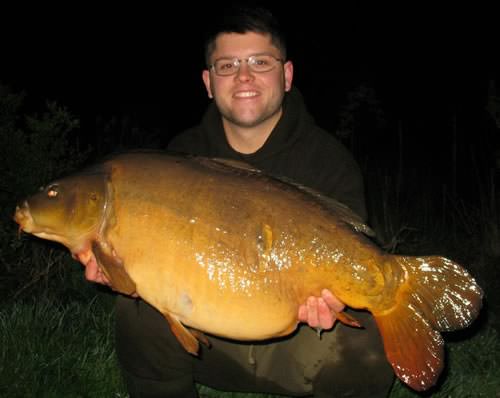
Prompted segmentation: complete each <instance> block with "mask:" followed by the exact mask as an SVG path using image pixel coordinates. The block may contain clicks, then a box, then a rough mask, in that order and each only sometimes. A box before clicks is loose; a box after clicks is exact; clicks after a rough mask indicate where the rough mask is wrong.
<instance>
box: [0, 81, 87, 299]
mask: <svg viewBox="0 0 500 398" xmlns="http://www.w3.org/2000/svg"><path fill="white" fill-rule="evenodd" d="M7 91H8V90H0V93H2V94H1V95H0V159H2V162H1V163H0V293H1V294H2V297H9V296H11V295H15V294H16V293H18V292H19V291H20V290H22V292H23V293H24V294H26V295H29V293H32V292H33V289H34V288H37V289H40V288H42V287H43V286H44V285H43V284H40V283H35V282H39V281H40V280H41V279H46V278H49V276H52V275H54V274H55V273H61V265H64V266H65V267H66V266H67V264H66V263H67V262H68V261H61V260H62V259H63V258H64V257H65V256H67V255H65V254H63V253H62V251H60V250H59V249H57V248H55V247H56V246H55V245H52V244H49V243H46V242H44V243H41V242H37V240H36V239H34V238H26V239H21V240H20V239H19V237H18V236H17V234H16V224H15V223H14V222H13V221H12V216H13V214H14V209H15V205H16V202H17V201H18V200H19V199H20V198H22V197H24V196H25V195H27V194H30V193H33V192H34V191H36V190H37V189H38V188H39V187H40V186H42V185H44V184H46V183H47V182H49V181H50V180H51V179H53V178H55V177H56V176H59V175H61V174H65V173H67V172H69V171H71V170H73V169H74V168H75V167H77V166H78V165H80V164H81V163H82V162H83V161H84V159H85V158H86V157H87V155H88V153H89V151H84V152H80V151H79V148H78V142H77V140H76V139H75V137H74V136H72V134H73V133H74V132H75V131H77V129H78V127H79V121H78V119H77V118H75V117H74V116H73V115H72V114H71V113H70V112H69V111H68V110H67V109H65V108H64V107H61V106H59V105H58V104H56V103H53V102H48V103H47V104H46V105H45V108H44V109H43V111H42V112H41V113H40V114H38V113H34V114H27V113H25V112H26V109H25V105H24V103H25V95H24V94H22V93H21V94H12V93H6V92H7ZM4 92H5V93H4ZM69 269H70V268H68V270H69ZM28 287H29V288H28Z"/></svg>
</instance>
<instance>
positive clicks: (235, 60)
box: [208, 53, 285, 77]
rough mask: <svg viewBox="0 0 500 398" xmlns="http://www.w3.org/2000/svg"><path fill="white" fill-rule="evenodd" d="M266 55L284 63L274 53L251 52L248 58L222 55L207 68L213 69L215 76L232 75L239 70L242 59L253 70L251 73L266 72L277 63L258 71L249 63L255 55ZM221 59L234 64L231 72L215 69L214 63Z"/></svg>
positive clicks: (283, 61)
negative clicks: (221, 71)
mask: <svg viewBox="0 0 500 398" xmlns="http://www.w3.org/2000/svg"><path fill="white" fill-rule="evenodd" d="M263 55H265V56H267V57H271V58H273V59H275V60H276V61H278V63H282V64H284V63H285V60H284V59H283V58H277V57H275V56H274V55H271V54H267V53H262V54H253V55H250V56H249V57H248V58H238V57H234V58H230V57H222V58H217V59H216V60H215V61H214V62H213V63H212V64H210V65H208V68H209V69H211V70H213V71H214V73H215V74H216V75H217V76H222V77H225V76H233V75H235V74H237V73H238V72H239V70H240V67H241V63H242V62H243V61H245V62H246V64H247V65H248V68H249V69H250V70H251V71H252V72H253V73H267V72H270V71H272V70H273V69H274V68H276V65H278V63H276V64H275V65H273V66H272V67H271V69H268V70H263V71H258V70H254V69H252V64H251V63H250V62H251V61H252V60H253V59H255V58H256V57H259V56H263ZM223 59H227V60H228V61H231V63H232V64H233V65H234V70H233V71H232V72H231V73H228V74H220V73H218V72H217V69H215V64H216V63H217V62H218V61H220V60H223Z"/></svg>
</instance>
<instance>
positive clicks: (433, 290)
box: [14, 153, 483, 390]
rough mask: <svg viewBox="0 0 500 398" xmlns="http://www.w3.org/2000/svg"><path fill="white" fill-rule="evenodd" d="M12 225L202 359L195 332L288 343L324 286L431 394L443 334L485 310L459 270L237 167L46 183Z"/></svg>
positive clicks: (134, 156)
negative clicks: (133, 299)
mask: <svg viewBox="0 0 500 398" xmlns="http://www.w3.org/2000/svg"><path fill="white" fill-rule="evenodd" d="M14 219H15V221H16V222H17V223H18V224H19V225H20V228H21V229H22V230H24V231H25V232H27V233H31V234H33V235H35V236H38V237H40V238H42V239H48V240H52V241H56V242H60V243H61V244H63V245H65V246H66V247H67V248H68V249H69V250H70V251H71V253H72V254H73V256H74V257H75V258H78V259H80V260H81V261H86V259H87V260H88V259H89V258H90V257H95V259H96V261H97V263H98V265H99V266H100V268H101V269H102V271H103V272H104V274H105V275H106V277H107V278H108V279H109V280H110V283H111V287H112V288H113V289H114V290H116V291H118V292H120V293H123V294H127V295H132V294H134V295H138V296H140V297H141V298H142V299H143V300H145V301H146V302H148V303H150V304H151V305H152V306H154V307H155V308H156V309H157V310H158V311H160V312H161V313H162V314H163V315H164V316H165V318H166V319H167V321H168V322H169V324H170V327H171V329H172V331H173V333H174V334H175V336H176V337H177V338H178V340H179V342H180V343H181V344H182V345H183V346H184V348H185V349H186V350H187V351H189V352H191V353H193V354H196V353H197V351H198V348H199V346H198V340H197V337H198V338H199V336H200V334H199V333H197V332H193V333H192V330H191V328H193V329H196V330H198V331H202V332H207V333H209V334H214V335H218V336H222V337H227V338H231V339H235V340H264V339H270V338H273V337H278V336H284V335H287V334H289V333H291V332H293V331H294V330H295V329H296V327H297V325H298V319H297V314H298V307H299V305H300V304H302V303H305V301H306V299H307V297H309V296H320V295H321V290H323V289H325V288H326V289H329V290H331V291H332V293H333V294H334V295H335V296H337V297H338V298H339V299H340V300H341V301H343V302H344V303H345V304H346V305H347V306H349V307H351V308H355V309H364V310H368V311H369V312H370V313H371V314H372V315H373V317H374V318H375V320H376V323H377V326H378V328H379V331H380V334H381V337H382V340H383V343H384V349H385V352H386V356H387V358H388V360H389V362H390V363H391V365H392V367H393V369H394V372H395V373H396V375H397V376H398V377H399V378H400V379H401V380H402V381H404V382H405V383H407V384H408V385H409V386H410V387H412V388H413V389H416V390H425V389H427V388H429V387H430V386H432V385H433V384H435V382H436V380H437V378H438V376H439V374H440V372H441V370H442V368H443V356H444V355H443V345H444V342H443V338H442V337H441V334H440V332H442V331H452V330H457V329H461V328H465V327H467V326H468V325H469V324H470V323H471V322H472V321H473V320H474V319H475V318H476V317H477V315H478V312H479V310H480V307H481V302H482V294H483V293H482V290H481V288H480V287H479V286H478V285H477V283H476V282H475V280H474V279H473V278H472V277H471V275H470V274H469V273H468V272H467V271H466V270H465V269H464V268H463V267H462V266H460V265H458V264H457V263H455V262H453V261H452V260H450V259H447V258H443V257H439V256H421V257H411V256H399V255H392V254H389V253H386V252H384V251H383V250H382V249H380V248H379V247H378V246H377V245H376V244H375V243H374V242H373V241H372V240H371V239H370V238H368V237H367V236H366V234H370V229H369V228H368V227H367V226H366V225H364V223H363V222H362V220H361V219H360V218H359V217H357V216H356V215H355V214H354V213H352V212H351V211H350V210H349V209H348V208H347V207H345V206H343V205H342V204H340V203H338V202H336V201H334V200H332V199H329V198H326V197H324V196H322V195H320V194H318V193H316V192H314V191H312V190H310V189H308V188H305V187H303V186H300V185H297V184H294V183H292V182H289V181H286V180H284V179H280V178H276V177H272V176H269V175H266V174H265V173H262V172H260V171H259V170H256V169H253V168H252V167H250V166H246V165H243V164H239V163H236V162H233V161H227V160H221V159H208V158H203V157H193V156H177V155H172V154H162V153H129V154H122V155H118V156H115V157H112V158H110V159H108V160H107V161H104V162H102V163H100V164H98V165H96V166H93V167H91V168H89V169H86V170H84V171H82V172H80V173H77V174H74V175H71V176H69V177H66V178H63V179H60V180H56V181H54V182H52V183H50V184H48V185H47V186H46V187H44V188H43V189H42V190H41V191H40V192H38V193H36V194H35V195H33V196H31V197H29V198H28V199H26V200H24V201H22V202H21V203H20V204H19V205H18V206H17V208H16V213H15V216H14ZM339 320H340V321H344V322H346V323H349V319H348V317H347V316H343V315H342V314H339ZM186 326H187V327H189V328H187V327H186Z"/></svg>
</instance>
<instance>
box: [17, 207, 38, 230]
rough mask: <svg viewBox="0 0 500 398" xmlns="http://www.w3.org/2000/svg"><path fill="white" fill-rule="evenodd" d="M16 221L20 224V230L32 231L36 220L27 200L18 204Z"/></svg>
mask: <svg viewBox="0 0 500 398" xmlns="http://www.w3.org/2000/svg"><path fill="white" fill-rule="evenodd" d="M14 221H15V222H16V223H17V224H19V231H25V232H28V233H30V232H32V231H33V226H34V220H33V217H32V216H31V212H30V208H29V205H28V202H27V201H24V202H23V203H21V204H20V205H17V206H16V212H15V213H14Z"/></svg>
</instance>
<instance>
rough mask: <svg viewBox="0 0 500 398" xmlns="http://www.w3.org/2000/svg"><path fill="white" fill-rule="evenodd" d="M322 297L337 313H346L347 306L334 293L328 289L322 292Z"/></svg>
mask: <svg viewBox="0 0 500 398" xmlns="http://www.w3.org/2000/svg"><path fill="white" fill-rule="evenodd" d="M321 297H322V298H323V300H325V302H326V304H327V305H328V306H329V307H330V308H331V309H332V310H333V311H335V312H336V313H338V312H342V311H344V308H345V304H344V303H342V302H341V301H340V300H339V299H338V298H337V297H335V296H334V295H333V294H332V292H330V290H328V289H323V290H322V291H321Z"/></svg>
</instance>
